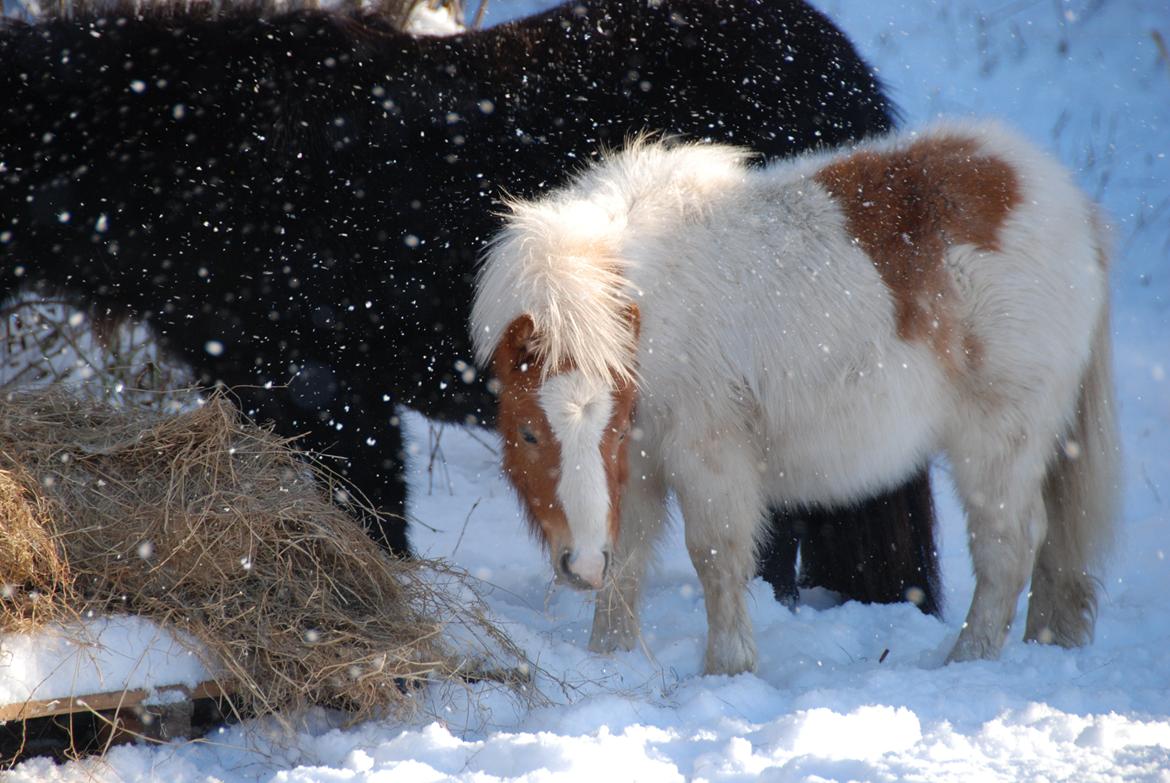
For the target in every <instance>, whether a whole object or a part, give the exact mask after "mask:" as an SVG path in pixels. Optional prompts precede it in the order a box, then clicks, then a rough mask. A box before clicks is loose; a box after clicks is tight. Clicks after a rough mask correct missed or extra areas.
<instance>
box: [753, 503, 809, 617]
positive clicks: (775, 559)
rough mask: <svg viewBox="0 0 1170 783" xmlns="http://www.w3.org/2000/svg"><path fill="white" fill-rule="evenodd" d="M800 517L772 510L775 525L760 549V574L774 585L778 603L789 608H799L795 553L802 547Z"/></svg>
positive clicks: (758, 568) (773, 591) (773, 592)
mask: <svg viewBox="0 0 1170 783" xmlns="http://www.w3.org/2000/svg"><path fill="white" fill-rule="evenodd" d="M802 521H803V520H801V519H800V518H799V517H796V516H794V515H792V514H789V513H786V512H784V511H783V510H780V509H772V524H771V526H770V527H769V529H768V530H767V531H766V535H767V538H766V539H765V540H764V542H763V544H762V545H761V547H760V555H759V563H758V567H757V572H758V573H759V575H760V576H762V577H763V578H764V581H765V582H767V583H768V584H770V585H772V594H773V595H775V597H776V600H777V601H779V602H780V603H782V604H784V605H785V606H787V607H788V608H790V609H791V608H792V607H794V606H796V600H797V597H798V595H797V589H796V587H797V585H796V553H797V551H798V550H799V548H800V532H799V530H797V523H798V522H802Z"/></svg>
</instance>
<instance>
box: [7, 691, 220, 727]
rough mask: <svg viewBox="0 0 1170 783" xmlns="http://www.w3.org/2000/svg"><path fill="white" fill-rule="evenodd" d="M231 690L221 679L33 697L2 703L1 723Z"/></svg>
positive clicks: (197, 697) (218, 694) (98, 710)
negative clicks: (58, 696)
mask: <svg viewBox="0 0 1170 783" xmlns="http://www.w3.org/2000/svg"><path fill="white" fill-rule="evenodd" d="M226 695H227V694H226V693H225V692H224V690H223V688H221V687H220V685H219V683H216V682H211V681H208V682H201V683H199V684H198V685H196V686H195V687H194V688H188V687H187V686H186V685H164V686H162V687H159V688H150V689H146V688H135V689H132V690H123V691H109V692H106V693H91V694H86V695H83V696H65V697H62V698H59V699H29V700H28V701H26V702H24V703H22V704H5V705H0V723H7V722H8V721H11V720H32V719H33V718H46V717H49V716H51V715H65V714H68V713H72V712H103V711H105V710H123V709H128V708H132V707H138V706H142V705H152V704H158V703H159V702H160V701H162V702H169V701H174V700H175V699H176V697H178V698H179V699H182V700H187V701H191V700H194V699H207V698H222V697H224V696H226Z"/></svg>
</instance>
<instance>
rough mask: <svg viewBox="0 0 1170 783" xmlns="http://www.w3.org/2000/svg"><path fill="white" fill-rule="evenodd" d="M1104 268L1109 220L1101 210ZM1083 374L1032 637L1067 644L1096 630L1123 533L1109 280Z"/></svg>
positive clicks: (1041, 562) (1060, 451) (1050, 492)
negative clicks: (1104, 577) (1101, 590)
mask: <svg viewBox="0 0 1170 783" xmlns="http://www.w3.org/2000/svg"><path fill="white" fill-rule="evenodd" d="M1093 224H1094V225H1093V228H1094V231H1093V236H1094V242H1095V243H1096V244H1097V249H1098V258H1099V259H1100V260H1101V262H1102V265H1103V267H1104V268H1106V269H1107V268H1108V266H1107V264H1106V263H1105V261H1106V259H1107V250H1106V238H1105V227H1104V225H1103V224H1102V223H1101V221H1100V220H1099V219H1098V217H1097V216H1096V215H1094V217H1093ZM1105 296H1106V301H1105V304H1104V306H1103V307H1102V308H1101V311H1100V314H1099V316H1098V322H1097V325H1096V329H1095V332H1094V334H1093V343H1092V353H1091V354H1090V357H1089V364H1088V366H1087V367H1086V368H1085V370H1084V373H1083V374H1082V376H1081V388H1080V396H1079V398H1078V400H1077V407H1076V414H1075V419H1074V420H1073V422H1072V426H1071V427H1070V428H1069V430H1068V432H1067V434H1066V437H1065V440H1064V441H1063V443H1061V444H1060V446H1059V447H1058V448H1057V453H1056V456H1055V457H1054V459H1053V461H1052V464H1051V465H1050V466H1049V468H1048V473H1047V476H1046V477H1045V480H1044V490H1043V491H1044V505H1045V508H1046V510H1047V514H1048V536H1047V538H1046V539H1045V541H1044V544H1043V545H1042V546H1041V548H1040V551H1039V553H1038V554H1037V558H1036V567H1035V569H1034V571H1033V575H1032V600H1031V601H1030V602H1029V607H1028V620H1027V628H1026V631H1025V638H1027V639H1029V640H1037V641H1042V642H1055V643H1057V644H1060V645H1062V646H1066V647H1068V646H1077V645H1081V644H1085V643H1087V642H1088V641H1090V640H1091V639H1092V637H1093V625H1094V622H1095V620H1096V614H1097V587H1098V586H1099V584H1100V582H1099V580H1098V579H1097V578H1096V577H1095V576H1093V572H1094V571H1095V570H1097V569H1100V568H1101V566H1102V565H1103V561H1104V560H1105V558H1106V556H1107V555H1108V553H1109V551H1110V549H1111V548H1112V545H1113V543H1114V540H1115V538H1116V526H1117V520H1118V516H1119V512H1120V478H1121V441H1120V437H1119V436H1118V431H1117V415H1116V411H1115V408H1114V386H1113V351H1112V348H1111V340H1110V332H1109V301H1108V296H1109V292H1108V287H1106V289H1105Z"/></svg>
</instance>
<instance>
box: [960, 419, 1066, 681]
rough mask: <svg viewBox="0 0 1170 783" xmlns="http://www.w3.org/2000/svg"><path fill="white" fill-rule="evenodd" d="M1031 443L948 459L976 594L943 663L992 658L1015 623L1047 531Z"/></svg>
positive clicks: (1040, 463)
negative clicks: (987, 456)
mask: <svg viewBox="0 0 1170 783" xmlns="http://www.w3.org/2000/svg"><path fill="white" fill-rule="evenodd" d="M1031 440H1033V439H1032V438H1029V439H1028V441H1024V439H1019V441H1020V442H1017V444H1016V448H1015V449H1011V450H1009V451H1012V452H1014V453H1011V454H1009V455H1006V456H1005V455H999V456H997V457H994V458H991V459H979V458H977V457H974V456H967V457H960V458H958V459H955V458H954V457H952V467H953V470H954V475H955V481H956V484H957V485H958V489H959V494H960V496H961V497H962V500H963V504H964V506H965V507H966V510H967V537H968V543H969V545H970V550H971V561H972V564H973V566H974V570H975V595H974V597H973V598H972V599H971V608H970V610H969V611H968V613H967V619H966V621H965V622H964V623H963V628H962V631H960V633H959V638H958V641H956V642H955V646H954V648H953V649H952V650H951V653H950V655H949V656H948V657H947V662H948V663H949V662H951V661H969V660H978V659H994V658H997V657H998V656H999V652H1000V650H1001V649H1002V648H1003V644H1004V640H1005V639H1006V638H1007V634H1008V632H1009V631H1010V630H1011V627H1012V623H1013V622H1014V621H1015V613H1016V603H1017V601H1018V600H1019V597H1020V593H1021V592H1022V591H1023V589H1024V585H1025V584H1026V583H1027V581H1028V577H1029V576H1030V575H1031V572H1032V567H1033V563H1034V562H1035V559H1036V552H1037V550H1038V548H1039V547H1040V544H1041V543H1042V542H1043V541H1044V536H1045V533H1046V527H1047V515H1046V512H1045V508H1044V498H1043V495H1042V493H1041V483H1042V479H1043V470H1044V460H1043V457H1042V456H1041V455H1040V454H1037V453H1035V452H1036V451H1037V449H1035V448H1030V445H1031V443H1030V441H1031ZM1036 440H1039V438H1037V439H1036ZM1048 442H1050V441H1048Z"/></svg>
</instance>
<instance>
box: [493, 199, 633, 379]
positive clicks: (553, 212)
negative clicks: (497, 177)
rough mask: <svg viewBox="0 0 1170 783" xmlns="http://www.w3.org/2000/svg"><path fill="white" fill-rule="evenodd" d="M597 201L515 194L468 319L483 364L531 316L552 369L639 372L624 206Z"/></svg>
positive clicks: (625, 375) (620, 374)
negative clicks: (524, 198) (624, 250)
mask: <svg viewBox="0 0 1170 783" xmlns="http://www.w3.org/2000/svg"><path fill="white" fill-rule="evenodd" d="M610 206H615V207H616V206H617V205H616V204H615V205H606V204H604V203H598V202H597V201H585V200H552V201H540V202H531V203H529V202H516V203H512V204H511V205H510V207H511V210H512V215H511V217H510V218H509V220H508V225H507V227H506V228H505V229H504V230H503V231H502V232H501V233H500V234H499V235H498V236H497V237H496V238H495V239H494V240H493V241H492V242H491V244H490V245H489V246H488V250H487V254H486V256H485V257H484V261H483V265H482V266H481V268H480V271H479V280H478V286H477V292H476V297H475V301H474V304H473V306H472V314H471V323H472V338H473V344H474V346H475V352H476V360H477V361H478V362H479V363H480V365H481V366H485V367H486V366H487V365H488V364H489V363H490V361H491V358H492V355H493V354H494V353H495V350H496V348H497V346H498V345H499V341H500V339H501V338H502V337H503V334H504V331H505V330H506V329H507V328H508V325H509V324H511V323H512V322H513V321H514V320H515V319H516V318H518V317H520V316H522V315H527V316H528V317H530V318H531V319H532V322H533V327H534V328H533V335H532V346H531V347H532V349H533V351H534V352H535V354H536V356H537V358H538V359H539V360H540V362H541V366H542V372H543V373H544V374H545V375H546V376H547V375H548V374H549V373H550V372H552V371H553V370H555V369H557V368H563V367H565V366H568V365H571V366H573V367H575V368H576V369H578V370H580V371H581V372H582V373H584V374H585V375H587V376H589V377H592V378H601V379H606V380H609V379H613V378H617V379H621V380H633V379H634V375H635V373H634V352H635V334H634V330H633V328H632V326H631V324H630V321H629V318H628V308H629V305H630V303H631V302H632V301H633V300H632V298H631V296H630V294H629V293H628V292H627V290H626V289H627V281H626V278H625V275H624V274H623V273H624V271H625V268H626V262H625V261H623V259H622V258H621V256H620V254H619V250H620V235H621V232H622V230H623V229H624V228H625V225H626V220H625V215H624V214H622V212H621V210H620V209H611V208H610Z"/></svg>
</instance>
